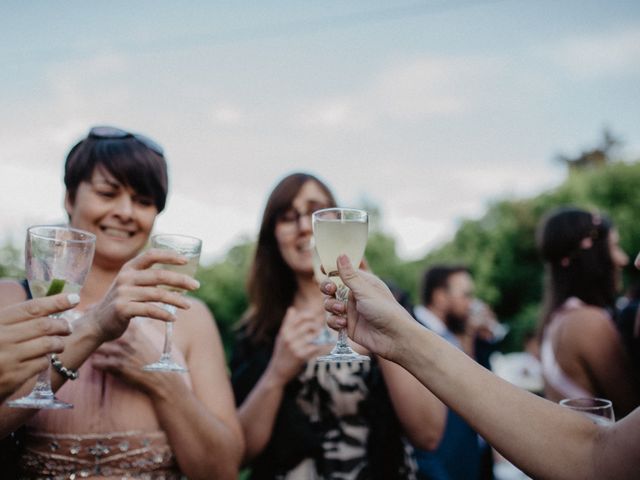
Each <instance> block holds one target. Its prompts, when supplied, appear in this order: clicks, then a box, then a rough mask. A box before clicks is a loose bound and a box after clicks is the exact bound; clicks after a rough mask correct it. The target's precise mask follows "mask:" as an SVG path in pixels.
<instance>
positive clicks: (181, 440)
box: [91, 300, 243, 480]
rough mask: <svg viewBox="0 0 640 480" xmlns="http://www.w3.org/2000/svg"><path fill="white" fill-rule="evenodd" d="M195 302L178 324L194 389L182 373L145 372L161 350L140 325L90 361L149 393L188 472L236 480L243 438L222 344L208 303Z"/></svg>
mask: <svg viewBox="0 0 640 480" xmlns="http://www.w3.org/2000/svg"><path fill="white" fill-rule="evenodd" d="M192 301H193V306H192V308H190V309H189V310H188V311H186V312H180V313H179V314H178V315H179V319H178V321H177V323H176V344H177V343H178V339H179V338H182V339H183V341H182V342H181V343H183V344H184V345H185V346H184V348H183V351H184V352H185V355H186V362H187V366H188V369H189V375H190V377H191V382H192V388H190V387H189V386H188V384H187V382H186V381H185V379H184V378H183V376H182V375H180V374H178V373H166V372H146V371H143V366H144V365H146V364H148V363H151V362H153V361H155V360H156V359H157V358H158V357H159V356H160V352H159V351H158V350H157V348H156V347H154V346H153V345H152V343H151V342H150V341H149V339H148V336H147V334H145V332H144V330H143V329H142V328H141V327H140V326H139V325H138V324H137V323H133V324H132V325H130V326H129V328H128V329H127V332H126V333H125V334H124V335H123V336H122V337H121V338H120V339H118V340H116V341H114V342H109V343H107V344H104V345H103V346H102V347H100V349H99V350H98V351H97V352H96V354H95V355H94V356H93V357H92V360H91V361H92V364H93V367H94V368H98V369H102V370H105V371H107V372H109V373H111V374H112V375H114V376H116V377H118V378H120V379H122V380H124V381H125V382H128V383H130V384H131V385H132V386H133V387H135V388H137V389H140V390H142V391H144V392H145V393H146V394H147V395H148V396H149V398H150V400H151V402H152V404H153V407H154V409H155V412H156V415H157V417H158V421H159V423H160V426H161V428H162V430H164V432H165V433H166V434H167V437H168V440H169V444H170V445H171V449H172V451H173V452H174V454H175V456H176V460H177V462H178V465H179V466H180V470H181V471H182V472H184V474H185V475H187V476H188V477H189V478H192V479H209V478H217V479H220V480H223V479H226V480H234V479H235V478H237V475H238V468H239V465H240V461H241V459H242V454H243V438H242V430H241V428H240V424H239V422H238V418H237V415H236V410H235V404H234V401H233V393H232V392H231V384H230V382H229V378H228V375H227V371H226V368H225V360H224V354H223V349H222V342H221V341H220V336H219V334H218V330H217V328H216V326H215V322H214V320H213V318H212V316H211V314H210V312H209V311H208V309H207V308H206V306H204V304H202V303H201V302H198V301H195V300H192Z"/></svg>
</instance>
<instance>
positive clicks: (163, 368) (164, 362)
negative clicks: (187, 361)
mask: <svg viewBox="0 0 640 480" xmlns="http://www.w3.org/2000/svg"><path fill="white" fill-rule="evenodd" d="M162 308H163V309H165V310H166V311H167V312H169V313H170V314H171V315H175V314H176V311H177V308H176V307H174V306H173V305H169V304H167V303H163V304H162ZM164 328H165V335H164V346H163V348H162V355H160V358H159V359H158V361H156V362H154V363H151V364H149V365H145V366H144V367H143V370H146V371H147V372H188V370H187V368H186V367H183V366H182V365H180V364H178V363H176V362H174V361H173V359H172V358H171V344H172V340H173V322H166V323H165V324H164Z"/></svg>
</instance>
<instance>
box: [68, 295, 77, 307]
mask: <svg viewBox="0 0 640 480" xmlns="http://www.w3.org/2000/svg"><path fill="white" fill-rule="evenodd" d="M67 300H69V303H70V304H71V305H77V304H79V303H80V295H78V294H77V293H70V294H69V295H67Z"/></svg>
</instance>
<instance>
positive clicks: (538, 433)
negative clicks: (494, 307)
mask: <svg viewBox="0 0 640 480" xmlns="http://www.w3.org/2000/svg"><path fill="white" fill-rule="evenodd" d="M344 260H345V259H344V258H343V257H341V259H340V261H339V269H340V275H341V277H342V278H343V280H344V282H345V283H346V284H347V285H348V286H349V287H350V288H351V290H352V294H353V296H354V298H355V300H356V301H354V302H350V303H349V311H348V323H347V328H348V332H349V336H350V337H351V338H353V339H354V340H355V341H356V342H358V343H360V344H362V345H364V346H366V347H367V348H369V349H370V350H371V351H374V352H377V353H378V354H380V355H382V356H385V357H386V358H388V359H389V360H391V361H394V362H396V363H398V364H400V365H402V366H403V367H405V368H406V369H407V370H408V371H410V372H411V373H412V374H414V375H415V376H416V378H418V379H419V380H420V382H421V383H423V384H424V385H425V386H427V387H428V388H429V389H430V390H431V391H432V392H433V393H434V394H435V395H436V396H437V397H438V398H440V399H441V400H442V401H444V402H445V403H446V404H447V405H448V406H449V407H450V408H452V409H453V410H454V411H456V412H457V413H458V414H459V415H461V416H462V417H463V418H464V419H465V420H466V421H467V422H468V423H469V424H470V425H471V426H472V427H473V428H474V429H475V430H476V431H478V433H480V434H481V435H482V436H483V437H485V438H486V439H487V440H488V441H489V442H490V443H491V444H492V445H493V446H494V447H496V448H497V449H498V450H499V451H500V452H501V453H502V454H503V455H504V456H505V457H506V458H507V459H509V460H510V461H512V462H513V463H514V464H515V465H517V466H518V467H520V468H521V469H522V470H524V471H525V472H527V473H528V474H529V475H531V476H532V477H534V478H542V479H545V478H549V479H598V478H612V479H632V478H636V477H637V472H638V471H640V455H639V454H638V452H639V450H638V449H639V447H638V445H640V410H637V409H636V410H635V411H634V412H633V413H632V414H630V415H629V416H628V417H627V418H625V419H624V420H622V421H620V422H618V423H617V424H615V425H614V426H610V427H606V426H596V425H595V424H594V423H592V422H591V421H589V420H588V419H586V418H585V417H583V416H581V415H580V414H578V413H576V412H573V411H571V410H567V409H564V408H563V407H560V406H558V405H556V404H554V403H552V402H549V401H547V400H544V399H542V398H539V397H537V396H535V395H533V394H530V393H528V392H525V391H523V390H521V389H519V388H516V387H514V386H513V385H511V384H509V383H507V382H505V381H503V380H501V379H499V378H498V377H496V376H495V375H493V374H492V373H491V372H489V371H488V370H486V369H484V368H483V367H481V366H480V365H478V364H477V363H476V362H474V361H473V360H471V359H470V358H468V357H467V356H466V355H465V354H464V353H462V352H460V351H458V350H457V349H455V348H454V347H452V346H451V345H449V344H448V343H447V342H446V341H444V340H443V339H441V338H439V337H438V336H437V335H435V334H433V333H432V332H429V331H427V330H424V329H421V328H420V327H419V326H418V325H416V324H415V322H414V321H413V320H412V319H411V318H410V317H409V315H408V314H407V313H406V312H405V311H404V309H402V308H401V307H400V306H399V305H397V303H396V302H395V300H394V299H393V298H392V297H391V296H389V295H387V294H386V293H384V291H383V290H382V289H381V288H380V284H381V282H380V280H378V279H377V278H375V277H373V276H372V275H369V274H367V273H364V272H356V271H354V270H353V268H352V267H350V263H349V262H348V260H346V261H344ZM323 290H324V291H325V293H327V294H333V293H334V291H335V287H332V286H331V284H330V283H324V284H323ZM327 309H328V310H329V311H331V312H333V313H342V312H344V305H342V304H339V303H338V302H337V301H335V300H333V299H332V300H328V301H327ZM329 321H330V324H331V325H332V326H333V327H341V326H344V325H345V323H346V322H345V319H344V318H343V317H339V316H336V315H334V316H331V317H330V320H329Z"/></svg>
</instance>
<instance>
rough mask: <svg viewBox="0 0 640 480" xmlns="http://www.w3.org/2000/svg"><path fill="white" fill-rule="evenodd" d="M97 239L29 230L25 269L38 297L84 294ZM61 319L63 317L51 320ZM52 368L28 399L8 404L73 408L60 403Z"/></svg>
mask: <svg viewBox="0 0 640 480" xmlns="http://www.w3.org/2000/svg"><path fill="white" fill-rule="evenodd" d="M95 246H96V236H95V235H93V234H92V233H89V232H85V231H83V230H78V229H75V228H70V227H65V226H57V225H36V226H33V227H30V228H29V229H28V230H27V240H26V243H25V270H26V274H27V281H28V282H29V289H30V290H31V295H32V296H33V297H34V298H40V297H46V296H49V295H55V294H58V293H63V292H64V293H80V289H81V288H82V285H83V283H84V280H85V278H86V276H87V273H89V270H90V269H91V262H92V261H93V254H94V252H95ZM56 316H60V314H57V315H52V316H51V317H56ZM50 368H51V367H49V368H47V369H46V370H44V371H42V372H40V373H39V374H38V377H37V379H36V384H35V386H34V387H33V390H32V391H31V393H30V394H29V395H27V396H26V397H22V398H19V399H17V400H13V401H11V402H8V405H9V406H10V407H18V408H50V409H60V408H72V407H73V405H72V404H70V403H67V402H63V401H61V400H58V399H57V398H56V397H55V395H54V394H53V391H52V390H51V374H50Z"/></svg>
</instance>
